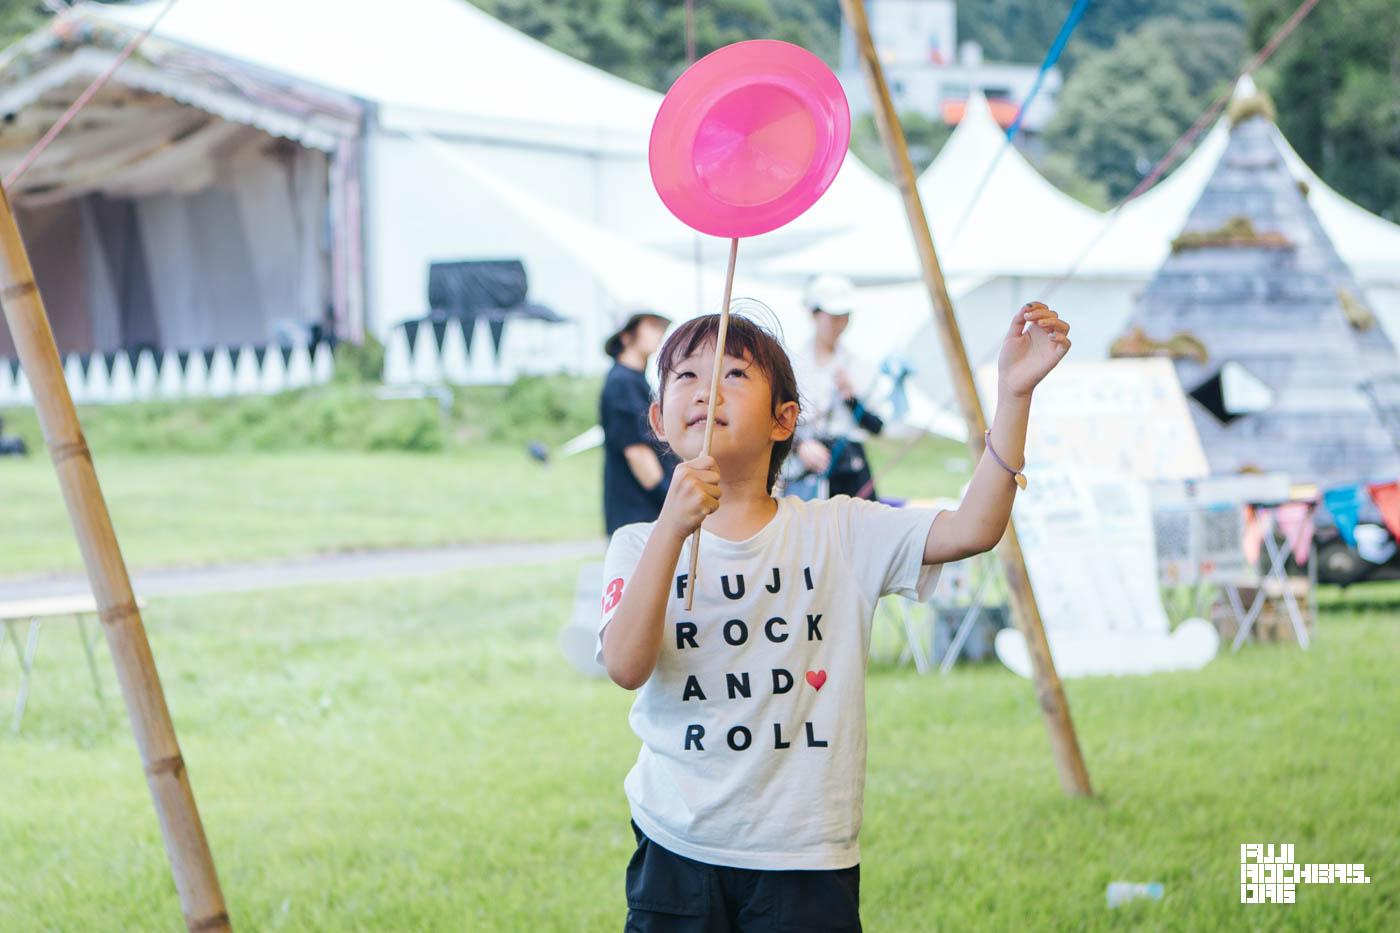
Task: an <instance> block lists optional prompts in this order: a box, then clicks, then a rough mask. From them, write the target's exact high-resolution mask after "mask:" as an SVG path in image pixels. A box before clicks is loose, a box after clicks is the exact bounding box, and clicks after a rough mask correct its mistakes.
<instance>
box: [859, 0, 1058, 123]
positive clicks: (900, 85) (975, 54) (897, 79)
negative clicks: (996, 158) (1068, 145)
mask: <svg viewBox="0 0 1400 933" xmlns="http://www.w3.org/2000/svg"><path fill="white" fill-rule="evenodd" d="M866 7H867V9H868V11H869V18H870V35H871V38H872V39H873V40H874V43H875V49H876V51H877V52H878V53H879V55H880V60H881V61H882V62H883V63H884V66H885V77H886V79H887V80H888V81H889V86H890V93H891V95H893V97H894V103H895V107H896V108H897V109H898V110H899V111H900V112H901V113H905V112H910V111H914V112H918V113H922V114H924V115H925V116H927V117H929V118H930V119H933V120H942V121H943V122H945V123H948V124H950V125H955V124H957V123H959V122H960V121H961V120H962V117H963V112H964V110H965V107H966V103H967V99H968V97H969V96H970V95H972V94H973V93H974V92H977V91H980V92H981V93H982V94H983V95H985V96H986V98H987V102H988V103H989V104H990V106H991V108H992V116H993V117H995V118H996V120H997V122H998V123H999V124H1001V126H1002V127H1003V128H1005V127H1008V126H1010V125H1011V121H1012V120H1013V119H1014V118H1015V116H1016V111H1017V109H1018V108H1019V107H1020V106H1021V102H1022V101H1024V100H1025V99H1026V96H1027V95H1028V94H1029V93H1030V89H1031V85H1032V84H1034V83H1035V76H1036V73H1037V72H1038V71H1039V68H1040V66H1039V65H1038V64H1009V63H1001V62H984V61H983V60H982V47H981V46H980V45H979V44H978V43H976V42H974V41H972V40H967V41H964V42H962V43H959V42H958V5H957V3H956V2H955V0H870V2H869V3H867V4H866ZM839 76H840V78H841V83H842V85H843V86H844V87H845V89H846V96H847V98H849V100H850V102H851V110H852V111H853V112H854V113H857V114H862V113H868V112H870V110H871V103H870V95H869V92H868V91H867V89H866V86H865V80H864V78H863V77H862V76H861V73H860V63H859V57H858V56H857V54H856V46H855V38H854V36H853V35H852V34H851V30H850V27H849V26H847V25H846V24H845V23H844V21H843V23H842V26H841V68H840V72H839ZM1060 83H1061V78H1060V72H1059V69H1057V68H1052V69H1050V71H1049V72H1048V73H1047V74H1046V75H1045V82H1044V84H1043V86H1042V87H1041V90H1040V93H1039V94H1037V95H1036V99H1035V101H1034V102H1033V103H1032V104H1031V107H1030V109H1029V110H1028V111H1027V112H1026V116H1025V120H1024V121H1023V127H1024V129H1025V130H1026V131H1027V132H1029V133H1032V134H1034V133H1036V132H1039V131H1040V130H1041V129H1043V128H1044V127H1045V124H1046V123H1048V122H1049V121H1050V118H1051V117H1052V116H1053V115H1054V113H1055V97H1056V94H1057V93H1058V92H1059V89H1060Z"/></svg>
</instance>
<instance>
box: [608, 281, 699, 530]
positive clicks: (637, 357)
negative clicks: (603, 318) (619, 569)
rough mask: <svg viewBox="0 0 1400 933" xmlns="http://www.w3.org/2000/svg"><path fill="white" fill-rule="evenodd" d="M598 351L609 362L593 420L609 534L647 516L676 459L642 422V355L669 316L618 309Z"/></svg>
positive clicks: (645, 398) (646, 397)
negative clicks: (599, 440)
mask: <svg viewBox="0 0 1400 933" xmlns="http://www.w3.org/2000/svg"><path fill="white" fill-rule="evenodd" d="M614 324H615V326H614V328H613V330H612V333H611V334H610V335H609V337H608V339H607V340H606V341H605V342H604V343H603V352H605V353H607V355H608V356H610V357H612V358H613V367H612V369H611V370H610V371H609V372H608V376H607V379H605V380H604V381H603V394H602V397H601V398H600V399H599V400H598V423H599V424H600V425H602V427H603V523H604V525H605V526H606V528H607V533H608V535H609V536H611V535H612V533H613V532H614V531H616V530H617V529H618V528H621V527H622V526H623V525H630V524H632V523H633V522H653V521H656V516H657V515H658V514H660V511H661V504H662V503H663V502H665V501H666V491H667V489H668V488H670V481H671V474H672V473H673V472H674V471H675V468H676V464H677V463H678V462H679V461H678V460H676V458H675V455H674V454H672V453H671V452H670V451H669V449H668V448H667V447H665V445H663V444H661V443H660V442H659V441H657V440H656V438H655V437H653V436H652V433H651V428H650V426H649V425H648V423H647V410H648V409H649V408H650V407H651V385H650V384H649V383H648V382H647V377H646V368H647V360H649V359H650V358H651V355H652V354H653V353H655V352H656V350H657V348H658V347H660V346H661V339H662V338H663V337H665V336H666V328H667V327H668V326H670V324H671V319H670V318H668V317H666V315H664V314H661V313H660V312H658V311H653V310H651V309H650V308H642V309H638V310H632V311H629V312H627V313H626V314H623V315H621V316H620V317H619V318H618V319H617V320H616V321H615V322H614Z"/></svg>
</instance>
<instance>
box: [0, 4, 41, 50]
mask: <svg viewBox="0 0 1400 933" xmlns="http://www.w3.org/2000/svg"><path fill="white" fill-rule="evenodd" d="M49 15H50V14H49V12H48V11H47V10H46V9H45V7H44V4H43V3H40V2H38V0H0V47H7V46H9V45H10V43H12V42H14V41H16V40H17V39H21V38H23V37H24V36H25V34H27V33H30V32H33V31H34V30H35V29H38V28H39V27H40V26H42V25H43V23H44V20H46V19H48V17H49Z"/></svg>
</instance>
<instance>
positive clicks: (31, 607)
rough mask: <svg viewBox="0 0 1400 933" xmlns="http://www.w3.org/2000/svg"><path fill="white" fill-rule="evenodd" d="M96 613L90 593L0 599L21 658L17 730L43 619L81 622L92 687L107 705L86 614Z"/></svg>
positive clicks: (14, 725) (0, 612) (0, 611)
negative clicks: (22, 632) (23, 633)
mask: <svg viewBox="0 0 1400 933" xmlns="http://www.w3.org/2000/svg"><path fill="white" fill-rule="evenodd" d="M136 604H137V605H138V606H140V607H142V608H144V607H145V603H144V602H143V601H141V600H137V603H136ZM95 615H97V601H96V600H94V599H93V597H92V596H91V594H75V595H73V596H55V597H50V598H47V599H26V600H18V601H15V602H3V603H0V622H3V623H4V624H5V633H6V635H7V636H9V641H10V644H11V645H13V646H14V649H15V658H16V659H17V660H18V661H19V669H20V682H19V695H18V697H17V698H16V699H15V713H14V719H13V721H12V723H11V726H10V729H11V731H12V732H15V733H16V734H17V733H18V732H19V728H20V724H21V723H22V722H23V721H24V707H25V705H26V704H27V703H28V702H29V689H30V685H31V683H32V681H33V671H34V655H35V652H37V651H38V648H39V626H40V623H42V622H46V621H51V620H53V619H60V618H65V617H72V618H73V620H74V621H75V622H77V624H78V634H79V636H80V637H81V639H82V642H83V652H84V653H85V654H86V655H87V661H88V672H89V673H90V674H91V675H92V690H93V693H94V694H95V695H96V696H97V702H98V703H100V704H101V705H102V706H103V707H104V708H105V707H106V705H107V700H106V697H105V696H104V695H103V692H102V679H101V678H100V677H99V676H98V674H97V658H96V657H95V656H94V654H93V649H92V637H91V635H90V634H89V632H88V626H87V622H86V618H87V616H95ZM25 621H28V623H29V633H28V637H27V638H26V639H25V640H24V643H23V644H21V641H20V636H19V632H18V628H19V626H20V625H21V624H22V623H24V622H25Z"/></svg>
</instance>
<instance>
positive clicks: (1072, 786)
mask: <svg viewBox="0 0 1400 933" xmlns="http://www.w3.org/2000/svg"><path fill="white" fill-rule="evenodd" d="M841 9H842V11H843V13H844V14H845V17H846V21H847V22H848V23H849V24H850V26H851V32H852V33H854V35H855V40H856V49H857V51H858V52H859V55H860V60H861V70H862V71H864V72H865V78H866V83H867V85H868V86H869V88H870V96H871V99H872V100H873V101H874V103H875V123H876V125H877V126H878V127H879V130H880V138H881V139H883V140H884V143H885V148H886V149H888V150H889V153H890V161H891V162H892V163H893V164H894V169H895V182H896V184H897V185H898V186H899V190H900V193H901V194H902V195H903V196H904V209H905V212H906V213H907V214H908V215H909V226H910V227H911V228H912V231H913V234H914V245H915V247H916V248H917V249H918V251H919V265H920V266H921V267H922V269H923V279H924V285H925V286H927V288H928V293H929V299H930V302H931V304H932V308H933V320H934V324H935V325H936V326H937V328H938V336H939V339H940V342H941V343H942V346H943V355H944V357H945V358H946V359H947V363H948V368H949V371H950V374H951V376H952V381H953V385H954V387H955V388H956V389H957V394H958V403H959V404H960V405H961V407H962V412H963V419H964V420H965V421H966V422H967V446H968V449H969V450H970V451H971V452H972V455H973V462H974V463H975V462H978V461H979V460H980V459H981V457H982V451H983V447H984V438H983V435H982V432H983V431H985V430H986V427H987V422H986V417H985V416H984V415H983V413H982V403H981V401H980V400H979V399H978V397H977V389H976V387H975V385H974V383H973V379H972V367H971V366H969V365H968V362H967V352H966V350H965V349H964V347H963V342H962V335H961V333H959V330H958V321H957V318H955V317H954V316H953V302H952V299H951V298H950V297H949V296H948V288H947V286H946V285H945V283H944V281H943V270H942V269H941V268H940V266H939V265H938V254H937V253H936V252H935V251H934V248H933V236H932V234H931V233H930V232H929V228H928V219H927V217H926V216H925V215H924V207H923V203H922V202H921V201H920V199H919V189H918V187H917V185H916V184H915V178H914V166H913V164H912V163H910V161H909V150H908V147H907V146H906V144H905V140H904V130H903V128H902V127H900V125H899V117H898V115H897V114H896V113H895V110H894V102H893V101H891V99H890V90H889V87H888V86H887V85H886V83H885V73H884V69H883V67H882V66H881V65H880V60H879V57H878V56H877V54H876V52H875V44H874V43H873V42H872V41H871V39H870V24H869V23H868V22H867V20H866V17H865V3H864V0H841ZM1052 233H1053V231H1052ZM997 551H998V557H999V558H1000V560H1001V566H1002V572H1003V573H1005V574H1006V580H1007V584H1008V586H1009V588H1010V590H1011V608H1012V612H1013V613H1014V615H1015V618H1016V622H1017V625H1018V626H1019V627H1020V629H1021V632H1022V634H1023V635H1025V638H1026V646H1027V649H1028V650H1029V652H1030V657H1031V665H1032V668H1033V674H1034V680H1035V692H1036V697H1037V699H1038V700H1039V701H1040V708H1041V711H1042V712H1043V713H1044V714H1045V725H1046V728H1047V729H1048V730H1049V732H1050V747H1051V750H1052V752H1053V753H1054V756H1055V764H1056V766H1057V769H1058V771H1059V775H1060V786H1061V787H1063V788H1064V790H1065V793H1067V794H1070V795H1073V796H1083V797H1089V796H1092V795H1093V788H1092V787H1091V786H1090V784H1089V772H1088V770H1087V769H1086V768H1085V766H1084V756H1083V755H1082V754H1081V752H1080V750H1079V739H1078V737H1076V735H1075V733H1074V722H1073V720H1072V719H1071V718H1070V713H1069V703H1068V702H1067V701H1066V699H1065V692H1064V687H1063V686H1062V685H1061V683H1060V677H1059V675H1058V674H1057V673H1056V672H1055V664H1054V661H1053V660H1052V659H1051V657H1050V645H1049V643H1048V642H1047V641H1046V640H1045V626H1044V625H1043V624H1042V623H1041V620H1040V610H1039V608H1038V607H1037V606H1036V602H1035V593H1034V592H1033V591H1032V590H1031V583H1030V578H1029V577H1028V576H1027V575H1026V562H1025V558H1024V556H1023V555H1022V553H1021V545H1020V542H1019V540H1018V539H1017V537H1016V524H1015V522H1014V521H1012V522H1010V523H1009V524H1008V525H1007V529H1006V535H1005V536H1004V537H1003V538H1002V540H1001V544H1000V545H998V547H997Z"/></svg>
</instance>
